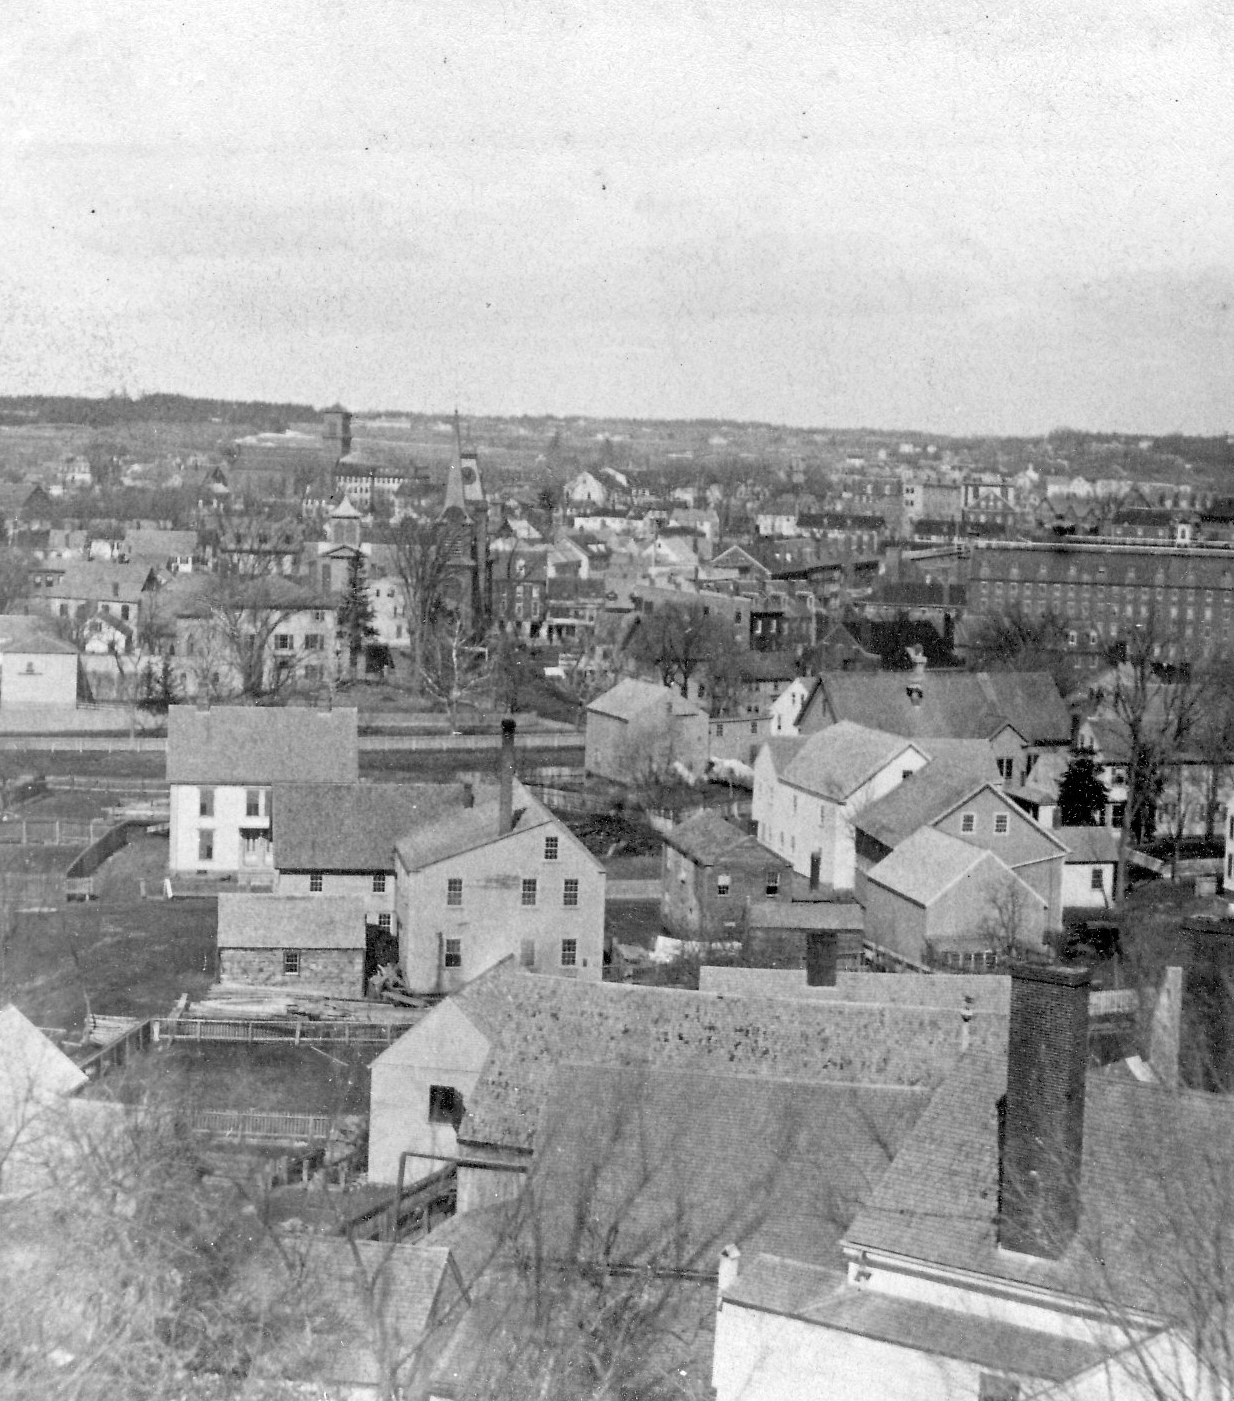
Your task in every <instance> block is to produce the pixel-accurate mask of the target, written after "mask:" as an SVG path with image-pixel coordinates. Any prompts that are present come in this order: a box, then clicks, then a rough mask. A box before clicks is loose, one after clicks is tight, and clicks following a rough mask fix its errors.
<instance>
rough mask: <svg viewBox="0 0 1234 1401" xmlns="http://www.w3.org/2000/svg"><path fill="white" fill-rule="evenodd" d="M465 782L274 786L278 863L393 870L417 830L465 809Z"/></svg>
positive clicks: (287, 867) (296, 867) (290, 867)
mask: <svg viewBox="0 0 1234 1401" xmlns="http://www.w3.org/2000/svg"><path fill="white" fill-rule="evenodd" d="M466 803H467V789H466V788H465V787H464V785H463V784H461V783H357V784H354V785H348V786H346V787H343V786H340V785H339V784H337V783H288V784H281V785H279V786H278V787H277V788H275V790H274V803H273V821H272V823H271V826H272V829H273V834H274V864H275V866H276V867H277V868H278V869H279V870H281V871H392V870H393V869H394V846H395V843H396V842H397V841H398V839H399V838H400V837H402V836H405V835H406V834H407V833H408V832H409V831H411V830H412V829H413V828H417V827H422V826H424V825H425V824H426V823H430V822H434V821H436V820H437V819H438V818H439V817H441V816H443V815H444V814H446V813H449V812H452V811H455V810H462V809H463V808H464V807H465V806H466Z"/></svg>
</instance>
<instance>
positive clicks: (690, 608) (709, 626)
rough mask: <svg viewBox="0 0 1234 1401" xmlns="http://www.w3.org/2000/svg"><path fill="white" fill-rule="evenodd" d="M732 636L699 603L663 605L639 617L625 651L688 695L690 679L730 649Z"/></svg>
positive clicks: (669, 684) (665, 681)
mask: <svg viewBox="0 0 1234 1401" xmlns="http://www.w3.org/2000/svg"><path fill="white" fill-rule="evenodd" d="M733 646H734V643H733V637H732V634H731V633H730V632H729V631H728V629H727V628H726V627H725V626H724V624H723V623H722V622H721V621H720V620H719V619H717V618H714V617H712V616H711V615H710V614H709V613H708V612H707V610H706V608H705V607H704V606H703V605H702V604H701V603H683V604H676V603H672V604H666V605H664V606H663V607H660V608H657V609H656V610H655V611H654V612H653V613H649V614H646V615H645V616H644V617H642V618H641V619H640V620H639V624H638V626H637V627H636V628H635V629H634V630H633V632H632V633H631V634H630V638H629V641H628V642H627V644H626V650H627V651H628V653H629V654H630V656H631V657H633V658H634V660H635V661H637V662H639V663H641V664H642V665H644V666H648V667H651V668H652V669H653V670H654V671H655V672H656V673H657V674H658V675H659V677H660V679H661V680H662V681H663V682H664V684H665V685H666V686H671V685H673V684H674V683H676V684H677V685H678V686H679V687H680V688H681V694H682V695H683V696H688V695H689V692H690V680H691V678H692V677H694V676H695V674H696V673H698V672H699V671H701V670H702V669H703V668H705V667H707V666H708V665H709V664H712V663H716V662H717V659H719V658H723V657H725V656H726V655H727V654H728V653H730V652H731V651H732V650H733Z"/></svg>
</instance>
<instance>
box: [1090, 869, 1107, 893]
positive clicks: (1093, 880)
mask: <svg viewBox="0 0 1234 1401" xmlns="http://www.w3.org/2000/svg"><path fill="white" fill-rule="evenodd" d="M1088 884H1089V889H1090V890H1104V889H1105V877H1104V875H1103V874H1102V871H1101V867H1100V866H1094V867H1093V869H1092V870H1091V871H1089V873H1088Z"/></svg>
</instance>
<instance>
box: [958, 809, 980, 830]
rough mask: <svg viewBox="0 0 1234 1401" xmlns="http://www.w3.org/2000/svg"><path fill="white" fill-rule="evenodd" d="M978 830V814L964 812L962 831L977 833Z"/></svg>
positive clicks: (961, 816)
mask: <svg viewBox="0 0 1234 1401" xmlns="http://www.w3.org/2000/svg"><path fill="white" fill-rule="evenodd" d="M976 830H977V814H976V813H975V812H964V813H961V814H960V831H961V832H975V831H976Z"/></svg>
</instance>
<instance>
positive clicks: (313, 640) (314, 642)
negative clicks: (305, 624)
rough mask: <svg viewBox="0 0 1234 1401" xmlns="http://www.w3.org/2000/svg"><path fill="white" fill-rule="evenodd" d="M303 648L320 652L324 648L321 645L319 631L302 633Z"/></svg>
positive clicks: (307, 650)
mask: <svg viewBox="0 0 1234 1401" xmlns="http://www.w3.org/2000/svg"><path fill="white" fill-rule="evenodd" d="M304 650H305V651H306V652H321V651H323V650H324V648H323V647H322V637H321V633H319V632H306V633H305V634H304Z"/></svg>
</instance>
